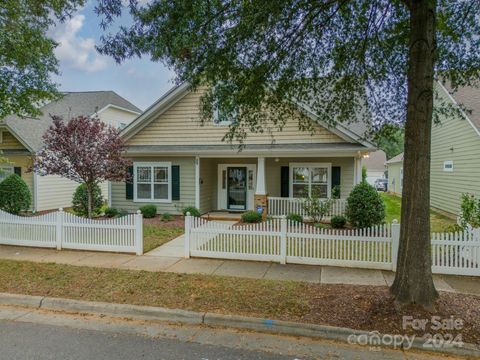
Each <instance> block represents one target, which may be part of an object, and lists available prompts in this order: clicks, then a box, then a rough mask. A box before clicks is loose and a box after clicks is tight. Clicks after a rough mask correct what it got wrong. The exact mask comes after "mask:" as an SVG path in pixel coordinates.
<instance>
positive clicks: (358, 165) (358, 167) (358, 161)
mask: <svg viewBox="0 0 480 360" xmlns="http://www.w3.org/2000/svg"><path fill="white" fill-rule="evenodd" d="M362 165H363V162H362V156H361V155H360V156H358V157H356V158H355V184H360V183H361V182H362Z"/></svg>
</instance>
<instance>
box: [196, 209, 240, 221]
mask: <svg viewBox="0 0 480 360" xmlns="http://www.w3.org/2000/svg"><path fill="white" fill-rule="evenodd" d="M201 218H202V219H205V220H222V221H240V220H241V219H242V213H230V212H227V211H211V212H208V213H206V214H203V215H202V216H201Z"/></svg>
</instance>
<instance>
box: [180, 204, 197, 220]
mask: <svg viewBox="0 0 480 360" xmlns="http://www.w3.org/2000/svg"><path fill="white" fill-rule="evenodd" d="M182 213H183V215H184V216H187V213H190V215H192V216H195V217H199V216H200V210H198V209H197V208H196V207H195V206H187V207H185V208H183V209H182Z"/></svg>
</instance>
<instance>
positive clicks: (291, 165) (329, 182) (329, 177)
mask: <svg viewBox="0 0 480 360" xmlns="http://www.w3.org/2000/svg"><path fill="white" fill-rule="evenodd" d="M288 167H289V179H288V181H289V187H290V188H289V194H290V197H292V198H293V197H294V196H293V168H294V167H308V168H327V198H330V197H331V196H332V163H313V162H301V163H289V164H288ZM311 184H312V182H311V176H310V177H309V183H308V193H309V196H310V195H311Z"/></svg>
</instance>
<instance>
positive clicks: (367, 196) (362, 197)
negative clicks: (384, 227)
mask: <svg viewBox="0 0 480 360" xmlns="http://www.w3.org/2000/svg"><path fill="white" fill-rule="evenodd" d="M345 215H346V216H347V219H348V221H349V222H350V224H351V225H352V226H354V227H356V228H366V227H370V226H373V225H378V224H381V223H382V222H383V221H384V220H385V204H384V203H383V199H382V198H381V197H380V194H379V193H378V192H377V190H375V189H374V188H373V186H371V185H370V184H368V183H367V182H366V181H362V182H361V183H360V184H358V185H356V186H355V187H354V188H353V190H352V192H351V193H350V195H349V197H348V199H347V208H346V212H345Z"/></svg>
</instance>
